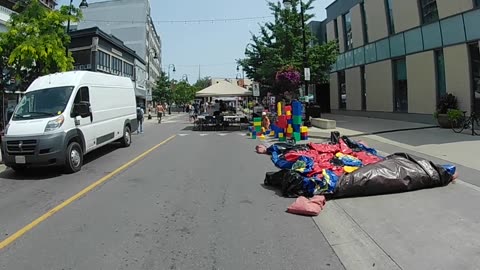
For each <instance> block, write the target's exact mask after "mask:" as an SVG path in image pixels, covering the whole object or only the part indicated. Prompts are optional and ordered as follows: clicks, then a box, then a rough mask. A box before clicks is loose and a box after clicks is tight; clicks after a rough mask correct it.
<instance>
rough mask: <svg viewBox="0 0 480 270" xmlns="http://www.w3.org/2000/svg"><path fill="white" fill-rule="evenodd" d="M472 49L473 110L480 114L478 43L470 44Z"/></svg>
mask: <svg viewBox="0 0 480 270" xmlns="http://www.w3.org/2000/svg"><path fill="white" fill-rule="evenodd" d="M469 49H470V66H471V72H472V98H473V100H472V102H473V104H472V105H473V106H472V109H473V111H474V112H475V113H476V114H477V115H479V114H480V50H479V48H478V43H477V42H476V43H473V44H470V45H469Z"/></svg>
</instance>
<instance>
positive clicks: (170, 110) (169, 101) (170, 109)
mask: <svg viewBox="0 0 480 270" xmlns="http://www.w3.org/2000/svg"><path fill="white" fill-rule="evenodd" d="M170 67H173V70H172V71H173V73H175V65H174V64H170V65H168V80H169V82H170V96H172V92H173V89H172V83H171V79H170ZM171 105H172V104H171V100H168V115H171V114H172V106H171ZM177 109H178V108H177Z"/></svg>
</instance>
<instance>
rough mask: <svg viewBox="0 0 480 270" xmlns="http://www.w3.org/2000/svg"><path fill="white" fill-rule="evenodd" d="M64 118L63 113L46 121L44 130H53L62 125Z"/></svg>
mask: <svg viewBox="0 0 480 270" xmlns="http://www.w3.org/2000/svg"><path fill="white" fill-rule="evenodd" d="M64 121H65V118H64V117H63V115H60V116H59V117H58V118H57V119H53V120H50V121H48V123H47V126H46V127H45V132H49V131H54V130H56V129H58V128H60V127H61V126H62V125H63V122H64Z"/></svg>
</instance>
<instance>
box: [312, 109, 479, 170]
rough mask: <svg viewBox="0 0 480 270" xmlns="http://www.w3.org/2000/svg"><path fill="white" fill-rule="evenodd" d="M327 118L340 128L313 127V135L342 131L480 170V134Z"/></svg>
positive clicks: (407, 123) (360, 118)
mask: <svg viewBox="0 0 480 270" xmlns="http://www.w3.org/2000/svg"><path fill="white" fill-rule="evenodd" d="M324 118H327V119H332V120H336V121H337V129H335V130H322V129H318V128H311V129H310V131H309V135H310V137H312V138H329V137H330V133H331V132H332V131H339V132H340V134H342V135H346V136H351V137H359V136H362V137H365V138H369V139H373V140H376V141H379V142H382V143H386V144H390V145H394V146H397V147H401V148H403V149H408V150H411V151H416V152H419V153H423V154H426V155H429V156H434V157H438V158H441V159H443V160H446V161H449V162H452V163H456V164H461V165H464V166H467V167H469V168H472V169H480V158H479V157H478V153H477V152H476V151H477V150H480V136H471V135H470V134H468V133H465V134H456V133H454V132H453V131H452V130H450V129H441V128H434V127H432V126H431V125H425V124H419V123H410V122H401V121H393V120H384V119H375V118H366V117H352V116H343V115H325V116H324ZM375 133H377V134H375Z"/></svg>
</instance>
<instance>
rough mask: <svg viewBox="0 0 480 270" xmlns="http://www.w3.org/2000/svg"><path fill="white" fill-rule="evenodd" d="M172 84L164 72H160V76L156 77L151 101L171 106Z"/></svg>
mask: <svg viewBox="0 0 480 270" xmlns="http://www.w3.org/2000/svg"><path fill="white" fill-rule="evenodd" d="M171 86H172V82H171V81H170V79H169V78H168V76H167V74H166V73H165V71H163V70H162V71H160V76H158V79H157V81H156V82H155V87H154V88H153V91H152V99H153V101H154V102H161V103H167V104H171V103H172V102H173V94H172V88H171Z"/></svg>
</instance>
